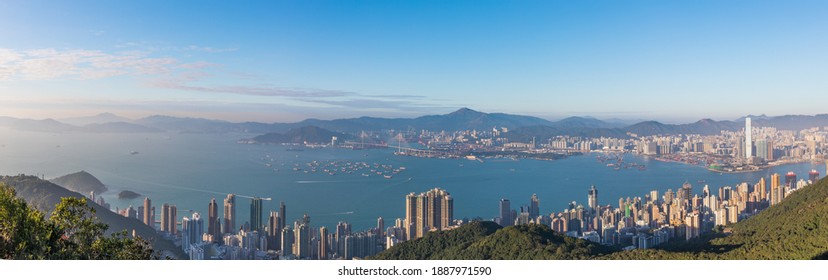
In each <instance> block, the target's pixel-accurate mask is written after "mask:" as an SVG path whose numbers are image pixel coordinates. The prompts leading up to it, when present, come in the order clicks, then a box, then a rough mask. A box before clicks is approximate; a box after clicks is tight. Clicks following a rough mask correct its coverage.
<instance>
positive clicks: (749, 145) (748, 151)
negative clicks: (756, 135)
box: [745, 118, 753, 158]
mask: <svg viewBox="0 0 828 280" xmlns="http://www.w3.org/2000/svg"><path fill="white" fill-rule="evenodd" d="M751 134H753V130H752V128H751V126H750V118H745V158H750V157H752V156H753V140H752V139H751V137H752V135H751Z"/></svg>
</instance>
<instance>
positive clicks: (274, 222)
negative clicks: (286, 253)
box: [267, 211, 282, 250]
mask: <svg viewBox="0 0 828 280" xmlns="http://www.w3.org/2000/svg"><path fill="white" fill-rule="evenodd" d="M267 221H268V223H267V225H268V228H267V236H268V239H269V240H268V243H267V244H268V245H269V246H270V249H273V250H279V249H280V248H281V247H280V246H279V245H281V242H280V241H281V240H282V217H280V216H279V212H276V211H270V217H269V218H268V220H267Z"/></svg>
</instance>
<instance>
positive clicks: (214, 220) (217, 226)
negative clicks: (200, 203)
mask: <svg viewBox="0 0 828 280" xmlns="http://www.w3.org/2000/svg"><path fill="white" fill-rule="evenodd" d="M207 234H210V235H212V236H213V238H215V239H216V240H218V239H219V237H221V223H220V222H219V217H218V204H217V203H216V198H213V199H212V200H210V204H209V205H208V207H207Z"/></svg>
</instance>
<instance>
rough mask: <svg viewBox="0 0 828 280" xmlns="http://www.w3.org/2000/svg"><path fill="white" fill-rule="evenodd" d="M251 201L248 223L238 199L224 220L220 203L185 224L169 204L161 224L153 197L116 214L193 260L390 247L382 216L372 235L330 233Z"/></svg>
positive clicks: (344, 254) (230, 202)
mask: <svg viewBox="0 0 828 280" xmlns="http://www.w3.org/2000/svg"><path fill="white" fill-rule="evenodd" d="M245 198H249V199H250V219H248V220H247V221H245V222H244V223H243V224H242V223H241V220H240V219H239V218H238V216H237V215H236V207H237V199H238V196H236V195H234V194H228V195H227V197H226V198H224V201H223V211H222V213H221V214H223V215H222V216H219V205H218V203H217V202H216V199H215V198H213V199H212V200H211V201H210V203H209V204H208V211H207V217H203V216H202V215H201V214H200V213H198V212H193V213H192V215H191V216H189V217H187V216H185V217H181V220H180V222H179V220H178V218H177V208H176V206H175V205H169V204H163V206H162V207H161V213H160V220H156V217H157V216H156V208H155V206H153V204H152V200H151V199H150V198H149V197H147V198H144V203H143V205H142V206H139V207H138V208H137V209H135V208H133V207H132V206H129V207H128V208H126V209H122V210H121V209H116V212H117V213H119V214H121V215H123V216H125V217H128V218H134V219H138V220H141V221H142V222H143V223H145V224H146V225H148V226H150V227H153V228H155V229H156V230H157V231H158V232H159V233H161V234H162V236H165V237H166V238H169V239H171V240H173V241H174V242H175V243H176V244H177V245H179V246H180V247H181V249H182V250H183V251H184V252H185V253H186V254H188V255H189V257H190V259H193V260H203V259H224V260H253V259H258V260H263V259H320V260H324V259H353V258H365V257H368V256H372V255H375V254H377V253H379V252H381V251H382V250H384V249H385V247H386V240H385V237H386V232H385V230H384V228H385V226H384V221H383V218H382V217H380V218H379V219H378V220H377V227H376V228H372V229H369V230H367V231H360V232H357V231H352V229H351V225H350V224H349V223H347V222H339V223H338V224H337V225H336V228H335V229H332V230H329V229H328V228H326V227H319V228H315V227H312V226H311V222H310V216H309V215H307V214H305V215H304V216H303V217H302V219H300V220H297V221H294V222H293V223H292V224H289V223H287V219H285V218H284V217H286V211H287V209H286V208H287V207H286V206H285V204H284V202H282V203H280V204H279V209H278V211H270V213H269V214H270V215H269V216H268V217H267V219H266V220H265V219H264V216H263V213H264V208H263V202H264V201H269V200H270V199H269V198H259V197H245ZM450 205H453V204H450ZM448 207H449V208H450V207H453V206H448ZM449 217H450V216H449ZM205 218H206V222H205ZM205 223H206V225H207V226H206V231H205ZM438 224H439V222H438Z"/></svg>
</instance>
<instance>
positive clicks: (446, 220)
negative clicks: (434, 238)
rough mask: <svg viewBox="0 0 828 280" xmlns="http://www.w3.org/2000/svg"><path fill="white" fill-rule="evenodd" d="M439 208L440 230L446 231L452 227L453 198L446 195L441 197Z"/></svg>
mask: <svg viewBox="0 0 828 280" xmlns="http://www.w3.org/2000/svg"><path fill="white" fill-rule="evenodd" d="M441 203H442V206H441V207H440V211H442V212H441V213H440V229H448V228H450V227H451V226H453V225H454V198H452V197H451V195H449V194H448V193H446V194H445V195H444V196H443V199H442V200H441Z"/></svg>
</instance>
